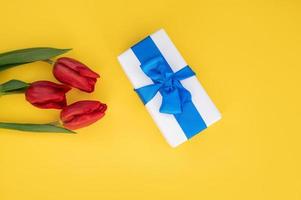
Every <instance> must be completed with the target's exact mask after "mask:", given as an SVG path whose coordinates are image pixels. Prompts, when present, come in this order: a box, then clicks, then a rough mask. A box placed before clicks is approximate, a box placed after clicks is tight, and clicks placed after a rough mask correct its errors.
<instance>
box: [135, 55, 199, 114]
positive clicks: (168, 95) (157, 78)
mask: <svg viewBox="0 0 301 200" xmlns="http://www.w3.org/2000/svg"><path fill="white" fill-rule="evenodd" d="M165 63H166V62H164V59H163V57H162V56H157V57H154V58H152V59H149V60H147V61H146V62H145V63H142V64H141V66H140V67H141V69H142V70H143V72H144V73H145V74H146V75H147V76H149V77H150V78H151V79H152V80H153V82H154V84H150V85H146V86H144V87H141V88H137V89H135V91H136V92H137V93H138V95H139V97H140V99H141V100H142V101H143V103H144V104H146V103H147V102H149V101H150V100H151V99H152V98H153V97H154V96H155V95H156V94H157V92H160V93H161V95H162V104H161V107H160V112H161V113H167V114H179V113H182V111H183V109H182V107H183V105H184V104H185V103H186V102H189V101H191V94H190V92H189V91H188V90H186V89H185V88H184V87H183V86H182V85H181V84H180V81H181V80H183V79H186V78H189V77H191V76H194V75H195V73H194V72H193V71H192V69H191V68H190V67H189V66H186V67H184V68H182V69H181V70H179V71H177V72H175V73H173V72H170V71H168V70H167V69H168V68H167V67H166V66H164V65H166V64H165Z"/></svg>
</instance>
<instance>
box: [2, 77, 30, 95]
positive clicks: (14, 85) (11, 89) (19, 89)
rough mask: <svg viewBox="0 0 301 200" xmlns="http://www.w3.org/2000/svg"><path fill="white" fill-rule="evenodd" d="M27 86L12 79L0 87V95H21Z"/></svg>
mask: <svg viewBox="0 0 301 200" xmlns="http://www.w3.org/2000/svg"><path fill="white" fill-rule="evenodd" d="M28 86H29V84H28V83H25V82H23V81H19V80H14V79H13V80H10V81H7V82H5V83H3V84H1V85H0V95H6V94H14V93H23V92H24V91H25V90H26V89H27V87H28Z"/></svg>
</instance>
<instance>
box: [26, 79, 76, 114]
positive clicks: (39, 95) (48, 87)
mask: <svg viewBox="0 0 301 200" xmlns="http://www.w3.org/2000/svg"><path fill="white" fill-rule="evenodd" d="M70 89H71V88H70V87H68V86H66V85H61V84H57V83H53V82H50V81H37V82H34V83H32V84H31V85H30V86H29V87H28V88H27V90H26V91H25V97H26V100H27V101H28V102H30V103H31V104H32V105H34V106H36V107H38V108H46V109H47V108H54V109H62V108H63V107H65V106H66V104H67V103H66V96H65V94H66V93H67V92H68V91H69V90H70Z"/></svg>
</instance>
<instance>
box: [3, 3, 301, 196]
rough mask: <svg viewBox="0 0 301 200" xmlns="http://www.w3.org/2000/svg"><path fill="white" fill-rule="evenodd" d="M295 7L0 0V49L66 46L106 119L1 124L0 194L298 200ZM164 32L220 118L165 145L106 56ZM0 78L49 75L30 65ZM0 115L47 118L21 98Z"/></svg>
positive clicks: (54, 114)
mask: <svg viewBox="0 0 301 200" xmlns="http://www.w3.org/2000/svg"><path fill="white" fill-rule="evenodd" d="M300 9H301V4H300V1H298V0H283V1H280V0H271V1H269V0H254V1H247V0H242V1H241V0H227V1H218V0H213V1H212V0H207V1H205V0H204V1H197V0H195V1H189V0H186V1H182V2H181V3H180V1H179V3H177V1H175V0H168V1H162V0H155V1H141V0H139V1H138V0H137V1H114V0H111V1H97V0H95V1H90V0H84V1H61V0H60V1H59V0H52V1H46V2H45V1H40V0H27V1H15V0H9V1H2V2H1V12H0V17H1V31H0V43H1V47H0V51H1V52H3V51H7V50H12V49H17V48H24V47H33V46H52V47H58V48H68V47H71V48H73V51H71V52H70V53H68V54H66V55H67V56H70V57H74V58H77V59H79V60H81V61H83V62H84V63H86V64H88V65H89V66H91V68H93V69H94V70H96V71H97V72H99V73H100V74H101V79H100V80H99V82H98V83H97V90H96V92H95V93H93V94H92V95H88V94H83V93H81V92H79V91H77V90H73V91H72V92H71V93H70V94H68V98H69V102H74V101H76V100H79V99H98V100H101V101H103V102H106V103H107V104H108V105H109V110H108V112H107V115H106V116H105V118H103V119H102V120H101V121H99V122H98V123H96V124H94V125H92V126H90V127H88V128H85V129H81V130H79V131H78V133H79V134H77V135H64V134H34V133H21V132H15V131H8V130H3V129H2V130H0V199H1V200H84V199H87V200H100V199H103V200H109V199H131V200H132V199H139V200H140V199H152V200H154V199H198V200H199V199H203V200H278V199H279V200H284V199H287V200H297V199H301V191H300V188H301V174H300V167H301V166H300V153H301V149H300V142H301V141H300V139H301V129H300V122H301V117H300V114H301V108H300V103H301V94H300V89H301V82H300V79H301V59H300V46H301V40H300V35H301V28H300V24H301V12H300V11H301V10H300ZM161 27H163V28H165V29H166V31H167V32H168V33H169V35H170V37H171V38H172V40H173V41H174V42H175V44H176V46H177V47H178V49H179V50H180V51H181V53H182V54H183V56H184V57H185V59H186V60H187V61H188V63H189V64H190V65H191V66H192V67H193V69H194V70H195V71H196V72H197V74H198V77H199V80H201V82H202V84H203V85H204V87H205V88H206V90H207V91H208V93H209V95H210V96H211V97H212V99H213V100H214V102H215V103H216V105H217V107H218V108H219V109H220V111H221V112H222V114H223V119H222V120H221V121H220V122H218V123H217V124H215V125H214V126H212V127H210V128H209V129H207V130H206V131H205V132H203V133H202V134H199V135H198V136H196V137H194V138H193V139H192V140H191V141H190V142H187V143H186V144H184V145H182V146H180V147H179V148H176V149H172V148H170V147H169V146H168V145H167V143H166V142H165V140H164V139H163V137H162V136H161V134H160V132H159V130H158V129H157V128H156V126H155V124H154V123H153V121H152V119H151V117H150V116H149V115H148V113H147V111H146V110H145V109H144V107H143V105H142V103H141V102H140V101H139V99H138V97H137V96H136V94H135V93H134V92H133V91H132V87H131V85H130V82H129V81H128V80H127V78H126V76H125V74H124V73H123V71H122V70H121V67H120V66H119V63H118V62H117V59H116V57H117V55H119V54H120V53H121V52H123V51H124V50H125V49H127V48H128V47H130V45H132V44H134V43H135V42H137V41H138V40H140V39H142V38H143V37H145V36H146V35H148V34H149V33H152V32H153V31H156V30H157V29H159V28H161ZM0 78H1V82H3V81H6V80H9V79H11V78H17V79H21V80H24V81H35V80H40V79H47V80H52V81H55V79H54V78H53V76H52V74H51V67H50V66H48V65H47V64H46V63H35V64H30V65H27V66H23V67H19V68H15V69H11V70H7V71H6V72H1V73H0ZM0 107H1V109H0V121H16V122H49V121H55V120H56V119H57V118H58V114H59V112H58V111H56V110H40V109H37V108H34V107H33V106H31V105H30V104H29V103H27V102H25V101H24V96H23V95H14V96H5V97H1V99H0Z"/></svg>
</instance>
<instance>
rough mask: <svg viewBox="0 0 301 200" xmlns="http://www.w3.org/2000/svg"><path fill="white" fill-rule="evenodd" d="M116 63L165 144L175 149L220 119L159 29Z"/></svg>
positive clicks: (193, 76)
mask: <svg viewBox="0 0 301 200" xmlns="http://www.w3.org/2000/svg"><path fill="white" fill-rule="evenodd" d="M118 60H119V62H120V64H121V66H122V68H123V70H124V72H125V74H126V75H127V77H128V79H129V80H130V81H131V83H132V85H133V87H134V91H135V92H136V93H137V94H138V96H139V97H140V99H141V101H142V102H143V103H144V105H145V107H146V109H147V110H148V112H149V113H150V115H151V116H152V118H153V119H154V121H155V123H156V124H157V126H158V127H159V129H160V131H161V132H162V134H163V136H164V137H165V139H166V140H167V142H168V143H169V144H170V145H171V146H172V147H176V146H178V145H179V144H181V143H183V142H185V141H187V140H189V139H190V138H192V137H193V136H194V135H196V134H198V133H199V132H201V131H203V130H204V129H206V128H207V127H208V126H210V125H212V124H213V123H214V122H216V121H218V120H219V119H220V118H221V115H220V112H219V111H218V109H217V108H216V107H215V105H214V104H213V102H212V101H211V99H210V98H209V96H208V95H207V93H206V92H205V90H204V88H203V87H202V85H201V84H200V82H199V81H198V79H197V77H196V76H195V73H194V72H193V70H192V69H191V68H190V67H189V66H188V65H187V63H186V62H185V60H184V59H183V57H182V56H181V54H180V53H179V52H178V50H177V49H176V47H175V45H174V44H173V43H172V41H171V40H170V38H169V37H168V35H167V33H166V32H165V31H164V30H163V29H161V30H159V31H157V32H155V33H153V34H151V35H150V36H148V37H146V38H145V39H143V40H142V41H140V42H138V43H137V44H135V45H134V46H132V47H131V48H130V49H128V50H126V51H125V52H124V53H122V54H121V55H120V56H118Z"/></svg>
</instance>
